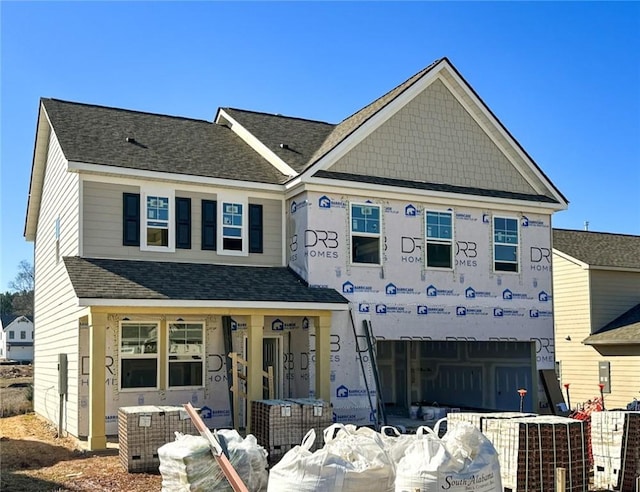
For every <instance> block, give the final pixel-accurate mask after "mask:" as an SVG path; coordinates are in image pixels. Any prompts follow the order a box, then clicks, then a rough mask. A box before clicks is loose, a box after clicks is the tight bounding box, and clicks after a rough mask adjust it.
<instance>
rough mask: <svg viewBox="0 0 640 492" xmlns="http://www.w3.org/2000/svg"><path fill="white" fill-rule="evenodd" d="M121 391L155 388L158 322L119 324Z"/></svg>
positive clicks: (156, 386) (156, 379) (156, 378)
mask: <svg viewBox="0 0 640 492" xmlns="http://www.w3.org/2000/svg"><path fill="white" fill-rule="evenodd" d="M120 388H121V389H130V388H153V389H157V388H158V323H153V322H123V323H122V324H121V325H120Z"/></svg>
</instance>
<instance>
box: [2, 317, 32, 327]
mask: <svg viewBox="0 0 640 492" xmlns="http://www.w3.org/2000/svg"><path fill="white" fill-rule="evenodd" d="M23 317H24V318H27V319H28V320H29V321H31V322H32V323H33V317H32V316H27V315H23V314H3V315H2V316H1V317H0V323H2V328H3V329H4V328H6V327H7V326H9V325H10V324H11V323H13V322H14V321H15V320H17V319H18V318H23Z"/></svg>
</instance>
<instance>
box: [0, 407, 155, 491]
mask: <svg viewBox="0 0 640 492" xmlns="http://www.w3.org/2000/svg"><path fill="white" fill-rule="evenodd" d="M56 434H57V433H56V429H55V428H54V427H53V426H52V425H51V424H49V423H47V422H46V421H44V420H43V419H41V418H40V417H37V416H36V415H34V414H26V415H18V416H14V417H8V418H2V419H0V463H1V468H2V473H1V474H0V490H7V491H9V490H11V491H13V492H41V491H42V492H45V491H46V492H52V491H53V492H60V491H72V492H77V491H97V492H107V491H109V492H112V491H119V490H127V491H131V492H148V491H154V490H155V491H157V490H160V488H161V484H162V477H161V476H160V475H152V474H148V473H128V472H127V471H126V470H125V469H124V468H123V466H122V464H121V463H120V459H119V457H118V451H117V450H115V449H110V450H106V451H101V452H90V451H84V450H81V449H79V447H78V445H77V442H76V441H75V439H73V438H57V437H56Z"/></svg>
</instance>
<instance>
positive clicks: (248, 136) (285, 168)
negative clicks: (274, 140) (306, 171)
mask: <svg viewBox="0 0 640 492" xmlns="http://www.w3.org/2000/svg"><path fill="white" fill-rule="evenodd" d="M220 117H222V118H224V119H225V120H227V121H228V122H229V123H231V131H232V132H234V133H235V134H236V135H238V136H239V137H240V138H241V139H242V140H244V142H246V144H247V145H249V146H250V147H251V148H252V149H253V150H255V151H256V152H257V153H258V154H260V155H261V156H262V157H264V158H265V159H266V160H267V161H268V162H269V164H271V165H272V166H273V167H275V168H276V169H277V170H278V171H280V172H281V173H282V174H284V175H286V176H291V177H293V176H297V175H298V173H297V172H296V171H295V170H294V169H293V168H292V167H291V166H289V165H288V164H287V163H286V162H284V161H283V160H282V159H280V157H278V156H277V155H276V154H274V153H273V151H271V149H269V147H267V146H266V145H265V144H263V143H262V142H261V141H260V140H258V139H257V138H256V137H255V136H254V135H253V134H252V133H251V132H250V131H249V130H247V129H246V128H245V127H244V126H242V125H241V124H240V123H238V121H237V120H235V119H234V118H233V117H231V116H230V115H229V113H227V112H226V111H225V110H224V109H220V110H219V112H218V115H217V116H216V121H218V119H219V118H220Z"/></svg>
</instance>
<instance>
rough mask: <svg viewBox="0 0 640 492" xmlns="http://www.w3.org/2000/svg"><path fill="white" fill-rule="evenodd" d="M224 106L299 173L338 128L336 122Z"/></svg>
mask: <svg viewBox="0 0 640 492" xmlns="http://www.w3.org/2000/svg"><path fill="white" fill-rule="evenodd" d="M223 109H224V111H225V112H226V113H228V114H229V116H231V117H232V118H233V119H235V120H236V121H237V122H238V123H240V124H241V125H242V126H243V127H244V128H246V129H247V130H248V131H249V132H251V133H252V134H253V135H254V136H255V137H257V138H258V140H260V141H261V142H262V143H263V144H264V145H266V146H267V147H268V148H269V150H271V151H272V152H273V153H274V154H276V155H277V156H278V157H280V158H281V159H282V160H283V161H284V162H286V163H287V164H288V165H289V166H290V167H292V168H293V169H294V170H295V171H296V172H302V171H304V169H305V167H306V166H307V164H308V163H309V160H310V159H311V156H312V155H313V153H314V152H315V151H316V150H317V149H318V148H319V147H320V146H321V145H322V142H324V140H325V139H326V138H327V136H328V135H329V134H330V133H331V132H332V131H333V129H334V128H335V125H332V124H330V123H325V122H323V121H313V120H305V119H302V118H292V117H289V116H282V115H275V114H267V113H257V112H254V111H245V110H242V109H234V108H223ZM280 144H285V145H286V146H287V148H282V147H281V146H280Z"/></svg>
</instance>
